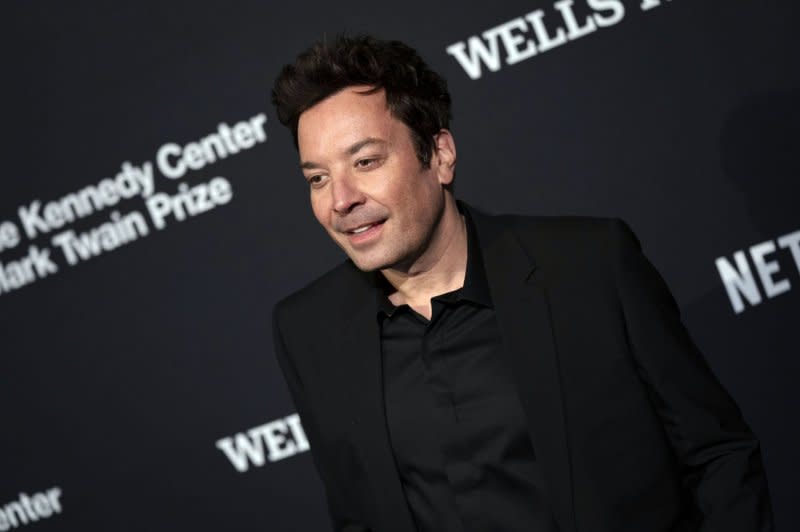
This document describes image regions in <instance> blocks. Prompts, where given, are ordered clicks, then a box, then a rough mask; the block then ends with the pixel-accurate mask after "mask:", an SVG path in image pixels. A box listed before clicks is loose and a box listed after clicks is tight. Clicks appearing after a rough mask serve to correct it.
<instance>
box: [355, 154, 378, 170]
mask: <svg viewBox="0 0 800 532" xmlns="http://www.w3.org/2000/svg"><path fill="white" fill-rule="evenodd" d="M380 161H381V159H380V157H368V158H366V159H359V160H357V161H356V167H357V168H360V169H368V168H374V167H376V166H379V165H380Z"/></svg>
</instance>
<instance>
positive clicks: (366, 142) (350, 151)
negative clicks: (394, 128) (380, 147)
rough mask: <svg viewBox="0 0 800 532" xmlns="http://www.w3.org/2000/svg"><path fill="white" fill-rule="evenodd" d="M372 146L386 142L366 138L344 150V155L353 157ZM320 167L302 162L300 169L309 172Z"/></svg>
mask: <svg viewBox="0 0 800 532" xmlns="http://www.w3.org/2000/svg"><path fill="white" fill-rule="evenodd" d="M372 144H384V145H385V144H387V142H386V141H385V140H381V139H376V138H375V137H367V138H365V139H362V140H359V141H358V142H356V143H354V144H351V145H350V146H348V147H347V148H346V149H345V150H344V153H345V154H347V155H355V154H356V153H358V152H359V151H361V150H362V149H363V148H365V147H367V146H370V145H372ZM321 166H322V165H321V164H319V163H315V162H314V161H304V162H303V163H302V164H301V165H300V168H302V169H303V170H309V169H312V168H320V167H321Z"/></svg>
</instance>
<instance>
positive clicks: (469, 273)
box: [372, 205, 492, 316]
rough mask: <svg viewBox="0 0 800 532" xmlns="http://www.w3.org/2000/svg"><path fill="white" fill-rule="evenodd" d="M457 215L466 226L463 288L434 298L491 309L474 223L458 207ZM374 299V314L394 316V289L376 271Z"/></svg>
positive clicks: (487, 283) (464, 210)
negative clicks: (459, 215) (467, 302)
mask: <svg viewBox="0 0 800 532" xmlns="http://www.w3.org/2000/svg"><path fill="white" fill-rule="evenodd" d="M458 210H459V213H461V214H463V215H464V219H465V220H466V224H467V270H466V272H465V274H464V286H462V287H461V288H459V289H458V290H455V291H453V292H449V293H447V294H442V295H439V296H435V298H434V299H436V298H441V299H444V300H446V301H452V302H455V301H471V302H473V303H478V304H480V305H483V306H486V307H491V306H492V298H491V295H490V294H489V282H488V280H487V279H486V270H485V269H484V266H483V256H482V255H481V247H480V242H478V233H477V231H476V230H475V225H474V222H473V221H472V218H470V215H469V211H467V210H466V209H463V210H462V209H461V205H459V206H458ZM372 275H373V276H374V277H373V280H374V286H375V298H376V312H377V313H378V314H379V315H380V314H381V313H384V314H386V315H387V316H391V315H392V314H394V312H395V310H397V307H395V306H394V305H393V304H392V302H391V301H389V297H388V296H389V294H391V293H392V292H394V287H392V285H391V284H390V283H389V281H387V280H386V278H385V277H384V276H383V274H382V273H381V272H380V271H378V270H376V271H374V272H372Z"/></svg>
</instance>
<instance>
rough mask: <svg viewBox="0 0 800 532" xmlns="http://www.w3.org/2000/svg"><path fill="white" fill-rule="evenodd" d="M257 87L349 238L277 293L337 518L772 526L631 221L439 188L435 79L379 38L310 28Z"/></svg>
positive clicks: (750, 447)
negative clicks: (483, 202) (499, 207)
mask: <svg viewBox="0 0 800 532" xmlns="http://www.w3.org/2000/svg"><path fill="white" fill-rule="evenodd" d="M273 102H274V104H275V106H276V109H277V112H278V117H279V119H280V120H281V122H282V123H283V124H285V125H286V126H287V127H289V129H290V131H291V132H292V135H293V138H294V140H295V143H296V146H297V148H298V151H299V155H300V167H301V169H302V172H303V175H304V176H305V179H306V181H307V183H308V188H309V194H310V199H311V206H312V210H313V212H314V216H315V217H316V219H317V220H318V221H319V223H320V224H321V225H322V226H323V228H324V229H325V230H326V231H327V232H328V234H329V235H330V236H331V238H332V239H333V240H334V242H336V244H337V245H339V246H340V247H341V248H342V250H343V251H344V252H345V253H346V255H347V257H348V260H346V261H344V262H343V263H342V264H340V265H339V266H337V267H335V268H334V269H332V270H331V271H329V272H328V273H327V274H325V275H323V276H322V277H321V278H319V279H316V280H314V281H313V282H311V283H310V284H309V285H308V286H306V287H305V288H303V289H302V290H300V291H298V292H296V293H294V294H292V295H291V296H289V297H287V298H285V299H284V300H282V301H280V302H279V303H278V304H277V305H276V307H275V309H274V312H273V335H274V340H275V350H276V356H277V358H278V361H279V363H280V366H281V369H282V371H283V373H284V376H285V377H286V381H287V383H288V386H289V390H290V392H291V395H292V398H293V400H294V402H295V405H296V406H297V409H298V413H299V414H300V417H301V420H302V423H303V427H304V428H305V431H306V433H307V435H308V438H309V442H310V444H311V452H312V456H313V459H314V463H315V465H316V467H317V470H318V472H319V474H320V476H321V478H322V481H323V484H324V486H325V491H326V495H327V500H328V509H329V512H330V516H331V521H332V524H333V527H334V529H335V530H346V531H367V530H371V531H379V532H392V531H397V532H401V531H403V532H405V531H415V530H418V531H436V532H449V531H480V532H486V531H517V530H519V531H537V532H555V531H566V532H578V531H588V530H591V531H609V532H610V531H631V532H634V531H635V532H641V531H645V530H646V531H648V532H655V531H663V532H668V531H672V532H678V531H683V532H689V531H708V532H710V531H715V530H719V531H725V532H731V531H739V532H745V531H753V532H754V531H767V530H771V529H772V528H771V527H772V524H771V523H772V515H771V509H770V503H769V497H768V494H767V485H766V478H765V474H764V471H763V466H762V463H761V455H760V447H759V442H758V440H757V439H756V437H755V436H754V435H753V433H752V431H751V430H750V429H749V427H748V426H747V424H746V423H745V422H744V421H743V420H742V418H741V413H740V412H739V409H738V408H737V406H736V404H735V403H734V402H733V400H732V399H731V398H730V396H729V395H728V394H727V393H726V391H725V390H724V389H723V388H722V386H721V385H720V383H719V382H718V381H717V379H716V378H715V377H714V375H713V373H712V372H711V370H710V369H709V368H708V366H707V364H706V363H705V361H704V359H703V356H702V354H701V353H700V352H699V351H698V350H697V348H696V347H695V345H694V344H693V342H692V340H691V338H690V336H689V334H688V332H687V331H686V329H685V327H684V326H683V324H682V323H681V321H680V314H679V310H678V307H677V304H676V303H675V300H674V298H673V297H672V296H671V294H670V292H669V290H668V288H667V287H666V285H665V284H664V281H663V279H662V278H661V276H660V275H659V274H658V272H657V271H656V270H655V268H654V267H653V266H652V265H651V264H650V262H649V261H648V260H647V259H646V258H645V256H644V255H643V254H642V252H641V247H640V245H639V242H638V240H637V239H636V237H635V236H634V234H633V233H632V232H631V230H630V228H629V227H628V226H627V224H625V222H623V221H621V220H619V219H605V218H590V217H574V216H572V217H570V216H562V217H544V216H512V215H504V216H491V215H487V214H484V213H482V212H480V211H478V210H476V209H474V208H472V207H470V206H469V205H467V204H466V203H463V202H460V201H457V200H456V199H455V196H454V194H453V180H454V176H455V164H456V149H455V141H454V139H453V136H452V134H451V133H450V131H449V120H450V96H449V94H448V91H447V86H446V83H445V81H444V80H443V79H442V78H441V77H440V76H439V75H438V74H436V73H435V72H433V71H432V70H430V69H429V68H428V67H427V65H425V63H424V62H423V61H422V59H421V58H420V57H419V55H418V54H417V53H416V52H415V51H414V50H413V49H411V48H409V47H408V46H406V45H404V44H402V43H399V42H397V41H392V42H386V41H379V40H377V39H374V38H371V37H339V38H336V39H334V40H332V41H328V42H319V43H316V44H315V45H314V46H312V47H311V48H310V49H309V50H307V51H305V52H303V53H302V54H301V55H300V56H298V58H297V59H296V61H295V62H294V63H293V64H291V65H287V66H286V67H284V69H283V71H282V72H281V74H280V76H279V78H278V80H277V81H276V83H275V87H274V89H273Z"/></svg>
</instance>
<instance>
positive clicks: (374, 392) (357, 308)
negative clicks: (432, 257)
mask: <svg viewBox="0 0 800 532" xmlns="http://www.w3.org/2000/svg"><path fill="white" fill-rule="evenodd" d="M354 269H355V268H354ZM354 273H355V272H354ZM357 276H358V277H359V282H358V283H357V288H356V289H355V290H354V291H353V303H354V309H353V314H352V319H351V320H350V321H349V322H347V324H346V325H345V327H344V328H343V329H342V331H341V342H339V343H338V345H339V346H340V349H339V351H340V352H339V354H338V356H339V360H341V361H342V362H343V363H344V364H346V367H345V368H344V370H345V372H344V375H346V376H348V377H349V378H350V379H351V381H350V382H349V383H348V384H346V385H345V386H346V388H347V389H348V390H349V395H350V397H351V405H352V408H353V415H354V419H353V422H352V424H353V427H354V438H355V439H356V442H357V444H358V446H359V449H360V451H361V455H362V457H363V459H364V466H365V468H366V470H367V476H368V478H369V479H370V483H371V486H370V488H371V489H369V490H368V491H369V492H370V494H371V495H372V496H373V498H374V501H375V504H376V505H377V510H378V512H377V513H378V518H379V519H380V525H379V528H378V529H379V530H382V531H383V530H386V531H388V532H409V531H411V530H416V528H415V525H414V522H413V518H412V517H411V513H410V511H409V509H408V504H407V503H406V499H405V495H404V493H403V488H402V484H401V482H400V476H399V474H398V472H397V468H396V466H395V462H394V456H393V454H392V448H391V443H390V440H389V432H388V427H387V423H386V411H385V409H384V400H383V371H382V358H381V345H380V329H379V326H378V320H377V315H376V307H375V294H374V291H373V290H374V287H373V286H372V284H371V283H370V282H369V281H368V277H367V276H365V275H363V274H361V273H357Z"/></svg>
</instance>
